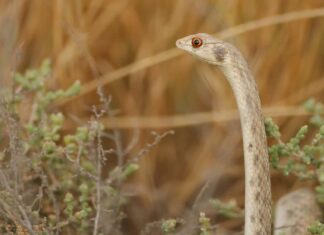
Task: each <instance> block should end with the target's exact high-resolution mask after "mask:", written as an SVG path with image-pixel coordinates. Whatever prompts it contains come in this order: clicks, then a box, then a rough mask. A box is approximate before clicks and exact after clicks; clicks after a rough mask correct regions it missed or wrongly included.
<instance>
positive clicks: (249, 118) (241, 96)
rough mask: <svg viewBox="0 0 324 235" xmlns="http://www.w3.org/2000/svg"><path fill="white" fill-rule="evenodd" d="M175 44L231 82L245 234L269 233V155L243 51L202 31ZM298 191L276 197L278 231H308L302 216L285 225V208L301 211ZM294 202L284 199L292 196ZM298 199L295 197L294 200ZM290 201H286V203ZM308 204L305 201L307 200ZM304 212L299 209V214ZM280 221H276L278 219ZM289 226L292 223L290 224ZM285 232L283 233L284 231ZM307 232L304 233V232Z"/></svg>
mask: <svg viewBox="0 0 324 235" xmlns="http://www.w3.org/2000/svg"><path fill="white" fill-rule="evenodd" d="M176 45H177V47H178V48H180V49H182V50H184V51H186V52H188V53H190V54H192V55H193V56H195V57H197V58H198V59H200V60H202V61H204V62H206V63H209V64H212V65H215V66H217V67H218V68H220V69H221V70H222V71H223V73H224V75H225V77H226V78H227V80H228V82H229V83H230V85H231V87H232V90H233V92H234V96H235V99H236V103H237V106H238V110H239V113H240V121H241V127H242V133H243V147H244V168H245V222H244V234H245V235H270V234H271V232H272V229H271V227H272V209H271V208H272V202H271V183H270V169H269V158H268V152H267V142H266V135H265V129H264V121H263V115H262V112H261V102H260V98H259V92H258V88H257V85H256V82H255V80H254V78H253V76H252V74H251V72H250V69H249V67H248V65H247V63H246V61H245V59H244V58H243V56H242V54H241V53H240V52H239V51H238V50H237V49H236V48H235V47H234V46H232V45H231V44H229V43H227V42H224V41H221V40H219V39H216V38H214V37H212V36H211V35H208V34H205V33H199V34H195V35H189V36H187V37H184V38H181V39H179V40H177V42H176ZM300 193H301V192H294V193H292V195H287V197H286V199H282V200H280V201H279V204H278V206H279V208H278V212H277V214H278V215H279V216H278V215H277V222H276V224H275V227H283V229H278V230H275V235H278V234H286V235H290V234H294V235H299V234H300V235H302V234H307V232H306V229H305V226H304V227H302V225H301V224H303V223H299V222H298V221H299V220H305V218H304V217H303V216H300V217H299V218H297V217H296V216H295V217H293V218H292V219H291V220H289V221H288V223H289V222H292V223H294V225H293V226H295V224H296V223H297V224H298V223H299V225H298V226H299V228H298V229H297V226H295V227H296V229H291V227H290V228H285V226H286V225H287V220H288V219H287V218H286V217H287V216H289V215H287V213H286V212H287V210H288V211H289V210H293V211H294V210H295V209H296V208H297V209H298V210H299V211H300V207H298V206H297V207H296V204H295V203H294V200H295V199H296V195H297V198H298V195H299V194H300ZM301 195H302V196H301V197H299V203H300V200H302V198H303V197H306V198H308V199H309V201H310V208H313V206H315V207H317V205H316V203H314V201H315V200H314V197H313V196H311V195H312V194H311V193H309V191H307V190H306V191H302V193H301ZM294 197H295V199H294V200H292V201H293V203H290V204H289V203H286V202H283V200H288V201H289V200H290V201H291V199H292V198H294ZM296 202H298V200H297V201H296ZM288 204H289V205H288ZM306 204H307V205H308V203H306ZM302 213H303V212H301V213H299V214H302ZM278 221H279V222H278ZM293 226H292V227H293ZM283 232H284V233H283ZM305 232H306V233H305Z"/></svg>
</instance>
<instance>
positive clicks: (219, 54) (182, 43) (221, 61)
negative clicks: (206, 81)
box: [176, 33, 227, 66]
mask: <svg viewBox="0 0 324 235" xmlns="http://www.w3.org/2000/svg"><path fill="white" fill-rule="evenodd" d="M195 38H198V39H200V40H202V45H201V46H199V47H195V46H194V45H192V40H193V39H195ZM176 46H177V47H178V48H179V49H181V50H184V51H186V52H187V53H189V54H191V55H193V56H194V57H196V58H198V59H199V60H202V61H204V62H207V63H209V64H213V65H217V66H224V65H225V64H226V54H227V51H226V49H225V47H224V42H223V41H221V40H218V39H216V38H214V37H213V36H211V35H209V34H206V33H198V34H194V35H190V36H186V37H184V38H180V39H179V40H177V41H176Z"/></svg>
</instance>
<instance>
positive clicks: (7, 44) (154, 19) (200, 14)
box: [0, 0, 324, 234]
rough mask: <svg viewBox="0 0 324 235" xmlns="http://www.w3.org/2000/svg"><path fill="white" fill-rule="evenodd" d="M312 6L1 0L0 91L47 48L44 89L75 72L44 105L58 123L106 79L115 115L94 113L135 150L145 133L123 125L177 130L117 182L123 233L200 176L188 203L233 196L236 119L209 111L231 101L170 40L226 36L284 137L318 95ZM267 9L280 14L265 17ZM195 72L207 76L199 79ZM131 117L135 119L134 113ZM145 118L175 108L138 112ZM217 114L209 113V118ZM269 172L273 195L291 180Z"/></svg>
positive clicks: (239, 183) (159, 211) (316, 3)
mask: <svg viewBox="0 0 324 235" xmlns="http://www.w3.org/2000/svg"><path fill="white" fill-rule="evenodd" d="M323 6H324V5H323V1H322V0H309V1H295V0H286V1H280V0H274V1H258V0H249V1H228V0H226V1H225V0H218V1H216V0H209V1H208V0H200V1H194V0H178V1H162V0H161V1H150V0H96V1H86V0H83V1H80V0H74V1H62V0H59V1H40V0H28V1H27V0H25V1H18V0H16V1H5V0H2V1H0V85H1V87H2V91H3V92H10V91H6V90H5V88H6V87H10V86H11V83H12V80H11V74H12V72H13V71H15V70H18V71H20V70H24V69H25V68H29V67H35V66H37V65H38V64H40V62H41V61H42V60H43V59H44V58H46V57H50V58H51V60H52V61H53V65H54V70H53V79H52V80H50V81H48V86H50V87H52V88H60V87H67V86H68V85H70V84H72V83H73V81H74V80H76V79H79V80H81V82H82V86H83V88H84V93H82V95H81V96H79V97H78V98H77V99H75V100H73V101H70V102H65V103H64V104H60V105H59V106H58V104H55V105H53V108H54V109H61V110H63V111H64V112H65V113H66V115H67V116H68V117H69V118H70V120H68V124H67V125H68V126H67V129H71V127H73V126H74V125H75V124H71V123H72V122H74V123H79V122H81V121H82V120H85V119H87V118H88V116H89V114H90V106H91V105H92V104H93V103H97V102H98V97H97V95H96V92H95V89H94V88H95V87H96V86H97V84H106V83H107V84H106V85H105V86H104V88H105V91H106V93H108V94H111V96H112V98H113V101H112V102H113V106H114V108H117V109H118V110H119V113H120V116H121V117H120V119H119V118H118V117H115V118H114V119H113V120H112V121H110V120H109V119H108V120H105V122H106V123H107V126H109V128H114V127H115V128H120V127H124V126H127V127H129V129H126V130H123V131H122V134H123V138H124V141H127V140H129V139H131V137H132V135H133V133H134V132H135V133H140V134H139V135H140V136H139V137H138V139H139V142H138V143H137V145H138V148H140V146H143V144H145V143H147V142H148V138H149V137H150V135H149V132H148V131H146V130H143V131H142V130H141V131H140V132H139V131H138V128H137V127H140V126H137V125H136V123H135V124H134V122H139V125H148V128H149V129H155V128H168V127H172V128H177V129H176V134H175V135H174V136H172V137H169V138H168V140H167V141H165V142H163V143H162V144H160V145H159V147H158V148H157V149H156V150H155V151H153V152H151V153H150V154H149V156H147V157H145V158H143V159H142V160H141V170H140V171H139V172H138V173H137V175H136V176H135V177H134V178H133V179H132V180H130V181H129V182H128V184H127V185H126V186H125V187H124V188H123V190H125V191H131V192H132V193H134V196H133V198H132V200H131V201H130V202H129V204H128V206H127V210H126V213H127V219H125V220H124V227H123V230H124V231H125V234H138V233H139V231H140V230H141V229H143V227H144V225H145V224H146V223H148V222H151V221H154V220H156V219H160V218H166V217H172V216H180V215H181V214H183V213H184V212H185V211H186V209H188V208H190V207H191V205H192V202H193V201H195V198H196V196H197V195H198V192H199V191H200V189H201V188H202V186H203V185H204V184H205V183H206V182H207V181H208V182H209V186H208V187H207V189H206V190H205V193H204V195H203V196H202V197H201V198H200V201H203V199H204V198H207V197H208V196H215V197H219V198H223V199H228V198H236V199H237V200H238V202H239V205H240V206H242V205H243V190H244V187H243V183H244V180H243V179H244V177H243V164H242V163H243V161H242V159H243V158H242V146H241V145H242V143H241V132H240V131H239V122H238V121H237V119H236V118H233V117H234V116H233V114H232V113H230V115H229V118H227V119H226V117H225V119H226V122H222V121H223V120H222V118H221V117H223V116H222V115H223V114H224V113H225V114H226V112H227V111H228V110H233V109H235V108H236V107H235V102H234V98H233V97H232V95H230V94H231V93H230V89H229V86H228V85H227V84H226V81H225V80H224V79H223V78H222V77H221V76H220V74H219V73H218V72H217V71H214V70H213V69H211V68H210V67H208V66H205V65H203V64H201V63H199V62H196V61H195V60H192V58H190V57H188V56H181V57H180V52H178V51H176V50H175V49H172V48H174V42H175V39H177V38H179V37H181V36H183V35H187V34H192V33H195V32H209V33H214V32H224V31H223V30H225V32H227V34H226V33H224V34H221V35H222V36H223V37H227V38H228V40H229V41H231V42H232V43H234V44H235V45H237V47H239V48H240V49H241V50H242V51H243V53H244V55H245V56H246V58H247V60H248V61H249V63H250V65H251V67H252V70H253V72H254V74H255V77H256V78H257V83H258V85H259V88H260V90H261V99H262V103H263V105H264V106H265V107H267V108H266V109H267V110H271V109H276V107H281V114H285V115H281V116H280V117H277V118H275V119H276V121H278V122H279V123H280V124H281V128H282V131H283V134H284V137H285V138H288V137H289V136H291V135H292V134H293V133H294V132H295V131H296V129H297V128H298V127H300V125H301V124H302V123H303V122H304V121H305V117H304V116H301V115H300V114H301V112H300V109H298V108H295V107H296V106H298V105H299V104H300V103H301V102H303V100H305V99H307V98H308V97H310V96H313V97H315V98H316V99H318V100H320V101H323V98H324V92H323V91H324V80H323V79H324V67H323V59H324V43H323V42H324V24H323V21H324V17H323V15H324V13H323V11H324V10H323V8H321V7H323ZM317 8H321V10H318V11H316V12H317V13H316V14H318V15H322V17H319V16H317V17H315V16H314V15H308V16H309V17H307V15H305V13H303V14H304V15H303V14H298V13H294V15H293V17H295V18H296V19H297V18H300V19H299V20H291V21H289V19H288V20H287V18H284V19H281V18H280V16H279V15H280V14H287V13H289V12H296V11H303V12H305V11H308V10H311V9H317ZM313 14H315V13H314V12H313ZM277 15H278V17H277V18H272V19H273V22H272V23H274V24H273V25H272V24H269V25H267V22H265V23H264V22H263V21H261V25H259V26H260V27H257V26H258V25H257V24H256V23H252V24H249V25H248V26H245V27H252V28H253V27H256V28H257V29H255V30H254V31H248V32H246V33H244V34H239V32H240V31H234V32H233V31H232V30H231V29H234V30H242V28H235V27H234V26H236V25H240V24H244V23H246V22H251V21H252V22H253V21H256V22H258V21H257V20H259V19H262V18H264V17H273V16H277ZM310 16H312V17H310ZM290 17H291V16H290ZM278 18H279V19H281V21H282V22H276V19H278ZM285 21H287V22H285ZM262 22H263V24H264V25H262ZM259 23H260V22H259ZM265 25H267V27H262V26H265ZM232 27H234V28H232ZM247 29H249V28H243V30H247ZM234 35H235V36H234ZM229 36H233V37H229ZM155 55H158V56H155ZM101 78H103V80H101ZM203 78H205V79H206V80H207V81H209V82H208V83H207V85H206V83H204V82H203ZM113 80H114V82H113V83H112V82H109V83H108V82H106V81H113ZM210 87H212V89H210ZM29 102H30V101H28V100H27V101H25V103H26V106H25V108H24V110H22V115H24V114H26V113H28V112H26V111H28V109H29V108H30V107H29V106H28V105H30V104H29ZM286 106H287V107H288V106H289V107H290V108H287V109H285V107H286ZM273 107H275V108H273ZM291 107H294V108H291ZM211 111H214V112H216V113H215V114H213V113H211ZM192 113H198V114H199V113H207V114H206V116H203V117H202V116H199V115H192ZM219 113H220V114H219ZM267 114H269V115H272V114H273V113H271V112H270V113H267ZM302 114H303V113H302ZM177 115H182V116H181V117H183V118H179V117H178V116H177ZM133 116H135V117H138V118H140V119H138V118H137V119H135V121H134V119H132V118H131V117H133ZM151 116H154V117H164V116H175V117H174V119H172V117H171V118H169V119H158V118H156V119H154V120H153V121H148V120H151V119H149V117H151ZM218 116H219V117H220V119H221V120H219V119H217V117H218ZM142 117H145V118H144V119H141V118H142ZM22 119H24V117H23V118H22ZM175 119H176V121H175ZM155 120H156V121H155ZM206 120H207V121H206ZM217 120H218V121H220V122H217V123H216V124H215V123H214V121H217ZM131 122H132V123H131ZM173 122H176V123H177V124H176V125H174V124H173ZM69 123H70V124H69ZM115 123H116V126H115ZM130 123H131V124H130ZM155 123H156V124H155ZM161 123H162V124H161ZM123 125H124V126H123ZM138 148H137V149H136V148H135V150H134V151H137V150H138ZM278 179H281V176H279V175H278V174H274V175H273V185H274V186H273V190H274V198H276V197H277V196H278V195H280V194H281V193H282V192H284V191H287V190H288V188H287V187H289V188H290V187H291V185H293V184H292V183H293V182H294V179H293V178H288V179H285V180H281V181H280V182H279V181H278ZM288 185H289V186H288ZM197 203H198V204H199V202H197ZM198 208H199V207H198ZM240 226H241V223H240V221H239V222H235V223H233V224H228V227H231V228H233V229H234V228H238V227H240ZM131 231H136V232H131Z"/></svg>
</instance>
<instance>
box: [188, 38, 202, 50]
mask: <svg viewBox="0 0 324 235" xmlns="http://www.w3.org/2000/svg"><path fill="white" fill-rule="evenodd" d="M191 44H192V46H193V47H194V48H198V47H200V46H201V45H202V44H203V41H202V40H201V38H195V37H194V38H192V40H191Z"/></svg>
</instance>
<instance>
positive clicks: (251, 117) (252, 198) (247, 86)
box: [222, 54, 271, 235]
mask: <svg viewBox="0 0 324 235" xmlns="http://www.w3.org/2000/svg"><path fill="white" fill-rule="evenodd" d="M240 57H241V58H240ZM232 58H234V60H235V61H232V63H229V64H230V65H232V66H228V67H223V68H222V69H223V72H224V74H225V75H226V77H227V80H228V81H229V83H230V85H231V87H232V89H233V91H234V95H235V99H236V102H237V106H238V109H239V113H240V121H241V127H242V133H243V147H244V168H245V235H250V234H251V235H270V234H271V184H270V169H269V158H268V151H267V142H266V134H265V128H264V120H263V115H262V112H261V102H260V98H259V93H258V89H257V86H256V83H255V80H254V78H253V76H252V74H251V72H250V70H249V68H248V66H247V64H246V62H245V60H244V59H243V57H242V56H241V55H240V54H236V55H235V56H233V57H232Z"/></svg>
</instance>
